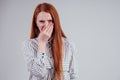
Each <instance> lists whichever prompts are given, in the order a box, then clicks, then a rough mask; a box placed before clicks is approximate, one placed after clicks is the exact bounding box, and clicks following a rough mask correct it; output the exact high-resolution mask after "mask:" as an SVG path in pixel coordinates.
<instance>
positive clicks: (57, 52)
mask: <svg viewBox="0 0 120 80" xmlns="http://www.w3.org/2000/svg"><path fill="white" fill-rule="evenodd" d="M41 11H44V12H48V13H50V14H51V16H52V18H53V22H54V30H53V34H52V37H53V39H52V43H53V44H52V55H53V59H54V77H55V78H56V80H61V77H62V76H63V68H62V58H63V43H62V37H64V38H66V36H65V34H64V33H63V31H62V29H61V25H60V20H59V16H58V13H57V10H56V9H55V7H54V6H53V5H51V4H49V3H41V4H39V5H38V6H37V7H36V9H35V11H34V14H33V19H32V26H31V34H30V39H32V38H36V37H37V36H38V35H39V33H40V31H39V29H38V27H37V25H36V18H37V15H38V14H39V13H40V12H41Z"/></svg>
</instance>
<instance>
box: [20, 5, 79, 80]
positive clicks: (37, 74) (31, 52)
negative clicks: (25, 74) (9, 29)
mask: <svg viewBox="0 0 120 80" xmlns="http://www.w3.org/2000/svg"><path fill="white" fill-rule="evenodd" d="M22 50H23V53H24V57H25V61H26V63H27V66H28V71H29V73H30V76H29V80H78V78H77V77H78V75H77V74H76V68H75V63H74V62H75V61H74V60H75V58H74V54H75V51H74V47H73V45H72V44H71V42H70V41H69V40H68V39H67V37H66V36H65V34H64V33H63V31H62V29H61V25H60V21H59V16H58V13H57V11H56V9H55V7H54V6H53V5H51V4H49V3H41V4H39V5H38V6H37V7H36V9H35V11H34V14H33V19H32V27H31V34H30V39H28V40H25V41H24V42H23V47H22Z"/></svg>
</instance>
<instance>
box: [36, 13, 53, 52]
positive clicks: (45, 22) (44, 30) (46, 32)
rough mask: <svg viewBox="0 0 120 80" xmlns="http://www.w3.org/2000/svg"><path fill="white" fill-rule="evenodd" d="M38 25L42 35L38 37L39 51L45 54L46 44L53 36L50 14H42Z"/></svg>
mask: <svg viewBox="0 0 120 80" xmlns="http://www.w3.org/2000/svg"><path fill="white" fill-rule="evenodd" d="M36 24H37V27H38V29H39V30H40V34H39V36H38V38H37V39H38V50H39V51H41V52H45V49H46V43H47V41H48V40H49V38H50V37H51V35H52V32H53V28H54V27H53V25H54V24H53V21H52V17H51V15H50V13H47V12H40V13H39V14H38V16H37V19H36Z"/></svg>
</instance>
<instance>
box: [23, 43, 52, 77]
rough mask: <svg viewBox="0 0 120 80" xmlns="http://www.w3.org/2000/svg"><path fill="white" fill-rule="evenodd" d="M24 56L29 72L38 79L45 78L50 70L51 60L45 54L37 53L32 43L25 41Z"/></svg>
mask: <svg viewBox="0 0 120 80" xmlns="http://www.w3.org/2000/svg"><path fill="white" fill-rule="evenodd" d="M22 51H23V56H24V59H25V61H26V64H27V67H28V71H29V72H30V73H32V75H34V76H36V77H41V78H43V77H44V76H46V75H47V73H48V69H49V68H50V66H49V65H50V62H49V58H48V57H47V55H46V54H45V53H42V52H40V51H38V50H37V51H35V48H34V46H33V44H32V42H31V41H24V42H23V44H22ZM35 53H36V54H37V55H35Z"/></svg>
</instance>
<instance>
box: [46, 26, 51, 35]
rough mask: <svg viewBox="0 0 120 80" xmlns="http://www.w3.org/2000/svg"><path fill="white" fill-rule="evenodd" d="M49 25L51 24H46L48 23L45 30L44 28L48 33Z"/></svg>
mask: <svg viewBox="0 0 120 80" xmlns="http://www.w3.org/2000/svg"><path fill="white" fill-rule="evenodd" d="M50 27H51V24H48V25H47V26H46V30H45V31H46V32H47V33H48V31H49V29H50Z"/></svg>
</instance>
